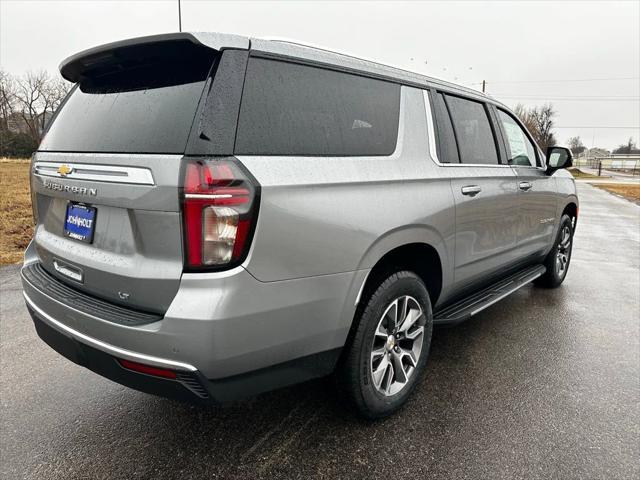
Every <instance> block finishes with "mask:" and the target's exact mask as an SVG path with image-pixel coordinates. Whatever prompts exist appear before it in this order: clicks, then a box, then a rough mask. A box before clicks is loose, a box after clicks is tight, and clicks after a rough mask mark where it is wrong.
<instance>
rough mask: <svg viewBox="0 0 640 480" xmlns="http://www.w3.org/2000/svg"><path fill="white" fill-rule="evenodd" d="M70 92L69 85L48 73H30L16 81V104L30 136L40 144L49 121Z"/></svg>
mask: <svg viewBox="0 0 640 480" xmlns="http://www.w3.org/2000/svg"><path fill="white" fill-rule="evenodd" d="M67 92H68V87H67V84H66V83H65V82H64V81H63V80H61V79H53V78H51V77H50V75H49V74H48V73H47V72H46V71H43V70H41V71H39V72H36V73H34V72H28V73H27V74H25V75H24V76H22V77H19V78H18V79H17V80H16V104H17V108H18V110H19V111H20V115H21V116H22V120H23V121H24V124H25V125H26V127H27V130H28V132H29V135H30V136H31V137H32V138H33V139H34V140H35V141H36V142H37V143H39V142H40V140H41V139H42V134H43V133H44V130H45V127H46V122H47V120H48V119H49V118H50V117H51V115H53V112H54V111H55V110H56V108H58V107H59V106H60V103H61V102H62V100H63V99H64V97H65V95H66V94H67Z"/></svg>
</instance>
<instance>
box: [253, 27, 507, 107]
mask: <svg viewBox="0 0 640 480" xmlns="http://www.w3.org/2000/svg"><path fill="white" fill-rule="evenodd" d="M257 38H258V39H260V40H266V41H269V42H280V43H287V44H290V45H297V46H299V47H306V48H312V49H314V50H321V51H323V52H327V53H332V54H334V55H340V56H343V57H348V58H352V59H354V60H361V61H365V62H368V63H371V64H374V65H377V66H379V67H384V68H393V69H394V70H398V71H400V72H404V73H407V74H410V75H417V76H420V77H424V78H428V79H429V80H431V81H434V82H438V83H441V84H450V85H452V86H455V87H456V88H459V89H463V90H467V91H470V92H473V93H474V94H476V95H481V96H484V97H488V95H487V94H486V93H484V92H480V91H478V90H475V89H473V88H469V87H466V86H464V85H458V84H455V83H452V82H448V81H447V80H442V79H440V78H435V77H431V76H429V75H425V74H422V73H418V72H414V71H411V70H407V69H406V68H402V67H398V66H395V65H390V64H386V63H381V62H379V61H377V60H372V59H370V58H367V57H361V56H358V55H354V54H351V53H346V52H339V51H337V50H332V49H331V48H328V47H325V46H322V45H317V44H313V43H307V42H301V41H299V40H292V39H289V38H285V37H257ZM489 98H491V99H492V100H495V99H494V98H492V97H489Z"/></svg>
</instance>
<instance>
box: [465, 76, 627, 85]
mask: <svg viewBox="0 0 640 480" xmlns="http://www.w3.org/2000/svg"><path fill="white" fill-rule="evenodd" d="M614 80H640V77H610V78H574V79H562V80H547V79H545V80H497V81H491V82H487V83H490V84H492V85H493V84H495V83H563V82H608V81H614ZM482 83H483V82H476V83H470V84H469V85H482Z"/></svg>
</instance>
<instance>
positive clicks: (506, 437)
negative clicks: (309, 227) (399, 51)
mask: <svg viewBox="0 0 640 480" xmlns="http://www.w3.org/2000/svg"><path fill="white" fill-rule="evenodd" d="M579 191H580V195H581V202H582V203H581V207H580V214H581V216H580V220H579V222H578V230H577V233H576V238H575V247H574V253H573V259H572V263H571V267H570V270H569V274H568V276H567V279H566V281H565V283H564V285H563V286H562V287H561V288H559V289H557V290H543V289H539V288H535V287H531V286H529V287H525V288H523V289H521V290H520V291H518V292H516V293H515V294H513V295H511V296H510V297H509V298H507V299H505V300H503V301H502V302H500V303H498V304H496V305H494V306H493V307H491V308H489V309H488V310H485V311H484V312H483V313H481V314H479V315H478V316H477V317H474V318H473V319H472V320H471V321H469V322H467V323H466V324H463V325H461V326H458V327H455V328H451V329H446V330H445V329H440V330H437V331H436V332H435V334H434V338H433V344H432V352H431V357H430V360H429V364H428V368H427V372H426V375H425V376H424V378H423V380H422V383H421V384H420V386H419V387H418V389H417V390H416V392H415V394H414V396H413V398H412V399H411V402H410V403H409V404H408V406H407V407H406V408H405V409H404V410H402V411H401V412H400V413H398V414H397V415H395V416H393V417H392V418H389V419H387V420H384V421H380V422H377V423H367V422H364V421H361V420H358V419H355V418H354V417H352V416H351V415H350V414H349V413H348V412H345V410H344V409H343V408H342V407H341V405H340V400H339V397H338V396H337V395H335V393H334V391H333V389H332V386H331V383H330V382H329V381H326V380H321V381H315V382H310V383H307V384H304V385H299V386H296V387H294V388H289V389H286V390H281V391H277V392H273V393H270V394H266V395H262V396H260V397H257V398H254V399H251V400H248V401H244V402H239V403H236V404H233V405H231V406H227V407H224V408H213V407H212V408H203V407H194V406H189V405H184V404H180V403H176V402H173V401H170V400H164V399H161V398H156V397H152V396H148V395H145V394H142V393H138V392H135V391H133V390H129V389H127V388H125V387H121V386H119V385H117V384H114V383H111V382H109V381H108V380H105V379H103V378H101V377H99V376H97V375H95V374H93V373H92V372H90V371H88V370H85V369H83V368H81V367H78V366H76V365H74V364H72V363H71V362H69V361H67V360H65V359H63V358H62V357H60V356H59V355H58V354H56V353H55V352H54V351H52V350H51V349H50V348H49V347H48V346H46V345H45V344H44V343H43V342H42V341H40V340H39V339H38V338H37V336H36V334H35V331H34V329H33V325H32V323H31V321H30V319H29V318H28V315H27V311H26V308H25V307H24V304H23V301H22V296H21V289H20V284H19V280H18V270H17V268H16V267H7V268H5V269H2V270H0V282H1V288H2V290H1V299H0V305H1V315H2V321H1V323H0V335H1V337H0V339H1V343H0V346H1V350H0V352H1V357H0V381H1V382H0V383H1V390H0V394H1V399H0V401H1V405H2V412H1V431H0V447H1V452H2V456H1V465H0V478H3V479H14V478H37V479H52V478H56V479H67V480H68V479H85V478H155V479H174V478H175V479H187V478H232V479H233V478H247V479H254V478H270V479H271V478H301V479H307V478H385V477H386V478H456V479H460V478H474V479H475V478H491V479H498V478H558V479H568V478H607V479H612V478H638V477H639V476H640V344H639V337H640V334H639V330H640V265H639V263H640V239H639V237H640V207H638V206H636V205H634V204H632V203H631V202H627V201H625V200H623V199H620V198H617V197H615V196H613V195H611V194H609V193H607V192H605V191H601V190H597V189H595V188H593V187H591V186H588V185H585V184H581V185H580V190H579Z"/></svg>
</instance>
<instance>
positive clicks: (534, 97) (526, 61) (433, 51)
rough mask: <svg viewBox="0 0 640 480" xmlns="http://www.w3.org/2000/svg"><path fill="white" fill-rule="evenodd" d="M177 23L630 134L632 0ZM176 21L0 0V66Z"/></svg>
mask: <svg viewBox="0 0 640 480" xmlns="http://www.w3.org/2000/svg"><path fill="white" fill-rule="evenodd" d="M182 26H183V30H185V31H218V32H228V33H239V34H244V35H252V36H261V37H265V36H271V37H274V36H275V37H287V38H293V39H297V40H300V41H304V42H309V43H314V44H319V45H323V46H327V47H330V48H332V49H335V50H340V51H346V52H349V53H352V54H355V55H359V56H364V57H367V58H370V59H375V60H378V61H380V62H383V63H388V64H392V65H396V66H400V67H403V68H407V69H409V70H414V71H417V72H419V73H424V74H427V75H431V76H434V77H439V78H443V79H446V80H450V81H454V82H457V83H461V84H464V85H470V86H472V87H474V88H480V82H482V80H486V81H487V92H488V93H489V94H491V95H495V96H496V97H497V98H499V99H500V100H502V101H504V102H505V103H507V104H508V105H511V106H513V105H515V104H516V103H518V102H521V103H524V104H525V105H528V106H530V105H539V104H542V103H544V102H545V101H550V102H551V103H553V105H554V106H555V108H556V110H557V111H558V116H557V121H556V123H557V125H558V127H559V128H557V130H556V132H557V134H558V137H559V139H560V140H561V141H565V140H566V138H567V137H569V136H573V135H580V136H581V137H582V139H583V141H584V143H585V144H586V145H587V146H589V147H591V146H592V144H593V142H595V145H596V146H602V147H605V148H613V147H615V146H617V145H618V144H620V143H624V142H625V141H626V140H627V138H628V137H630V136H633V137H634V139H635V140H636V141H639V140H640V1H637V0H635V1H624V2H613V1H608V2H596V1H593V2H585V1H583V2H579V1H574V2H520V1H502V2H483V1H476V2H417V1H415V2H406V3H404V2H311V1H308V2H295V3H294V2H284V1H283V2H266V1H265V2H240V1H235V2H212V1H204V0H201V1H196V0H182ZM177 29H178V15H177V0H167V1H154V0H146V1H55V0H47V1H20V2H18V1H11V0H2V1H1V2H0V64H1V65H2V68H3V69H5V70H7V71H9V72H11V73H14V74H20V73H23V72H24V71H26V70H38V69H42V68H44V69H47V70H50V71H52V72H54V71H55V70H56V69H57V66H58V64H59V63H60V61H61V60H62V59H63V58H65V57H66V56H68V55H70V54H72V53H75V52H77V51H79V50H82V49H85V48H88V47H91V46H94V45H97V44H100V43H105V42H110V41H114V40H119V39H123V38H127V37H134V36H141V35H148V34H154V33H160V32H171V31H177ZM605 127H615V128H605ZM620 127H626V128H620ZM629 127H630V128H629ZM638 143H640V142H638Z"/></svg>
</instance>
